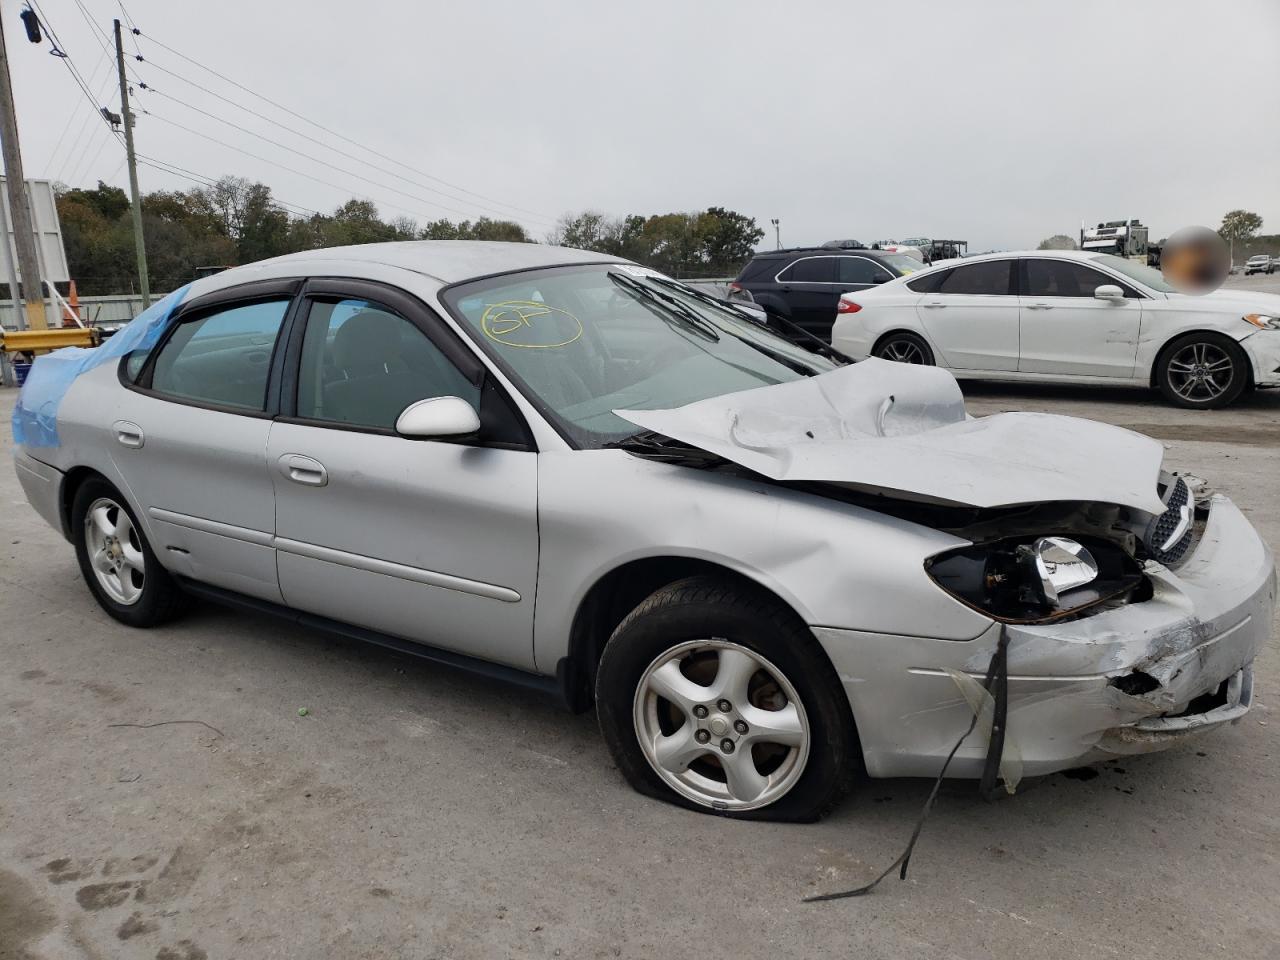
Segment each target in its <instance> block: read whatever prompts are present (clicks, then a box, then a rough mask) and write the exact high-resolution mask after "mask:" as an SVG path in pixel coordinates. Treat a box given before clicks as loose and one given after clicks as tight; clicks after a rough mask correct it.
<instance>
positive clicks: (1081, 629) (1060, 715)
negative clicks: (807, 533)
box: [814, 497, 1276, 777]
mask: <svg viewBox="0 0 1280 960" xmlns="http://www.w3.org/2000/svg"><path fill="white" fill-rule="evenodd" d="M1146 573H1147V575H1148V577H1149V578H1150V579H1151V582H1152V588H1153V593H1152V597H1151V599H1149V600H1146V601H1144V602H1141V603H1132V604H1127V605H1124V606H1118V607H1115V608H1112V609H1109V610H1105V611H1103V612H1100V613H1096V614H1094V615H1092V616H1085V617H1082V618H1080V619H1078V620H1074V621H1070V622H1066V623H1051V624H1040V625H1016V626H1015V625H1010V626H1007V627H1004V626H1002V625H1001V624H998V623H992V625H991V626H990V628H988V629H987V630H986V631H984V632H983V633H982V634H981V635H980V636H978V637H976V638H975V639H973V640H969V641H953V640H935V639H931V638H927V637H906V636H893V635H886V634H872V633H864V632H860V631H855V630H840V629H834V628H828V627H814V633H815V634H816V635H817V637H818V639H819V640H820V641H821V643H822V645H823V647H824V648H825V649H826V651H827V653H828V654H829V656H830V657H831V660H832V662H833V663H834V665H835V667H836V670H837V672H838V673H839V675H840V679H841V681H842V683H843V684H844V687H845V691H846V692H847V694H848V696H849V701H850V703H851V704H852V706H853V711H854V717H855V719H856V721H857V724H858V733H859V736H860V737H861V740H862V747H863V753H864V757H865V759H866V764H867V770H868V772H869V773H870V774H871V775H872V776H877V777H897V776H930V777H931V776H936V775H937V773H938V770H939V769H940V768H941V766H942V763H943V760H944V759H945V758H946V755H947V754H948V753H949V752H950V750H951V748H952V747H953V746H954V745H955V742H956V740H957V739H958V738H959V736H960V735H961V734H962V733H963V732H964V731H965V729H966V728H967V727H968V725H969V722H970V720H971V719H972V716H973V715H972V712H971V710H970V708H969V706H968V703H967V702H966V701H965V699H964V697H963V696H962V695H961V693H960V691H959V689H958V688H957V686H956V683H955V681H954V680H953V679H952V678H951V676H950V675H949V674H948V673H947V670H957V671H960V672H962V673H967V674H968V675H970V676H972V677H975V678H977V679H979V680H981V679H982V677H983V676H984V675H985V673H986V670H987V666H988V664H989V663H990V660H991V656H992V654H993V652H994V651H995V648H996V644H997V641H998V640H999V637H1000V631H1001V630H1002V629H1007V630H1008V631H1009V653H1008V660H1009V712H1008V725H1007V734H1006V742H1007V743H1012V744H1014V745H1015V748H1016V750H1017V752H1018V753H1020V754H1021V757H1022V764H1023V771H1024V773H1025V774H1026V775H1028V776H1032V775H1037V774H1046V773H1052V772H1054V771H1057V770H1062V769H1066V768H1069V767H1073V766H1077V765H1079V764H1082V763H1089V762H1091V761H1095V760H1099V759H1102V758H1104V757H1107V756H1112V755H1115V754H1120V753H1123V754H1129V753H1142V752H1147V751H1152V750H1160V749H1164V748H1166V747H1169V746H1172V745H1173V744H1174V743H1177V742H1179V741H1181V740H1185V739H1186V738H1187V737H1190V736H1194V735H1197V734H1199V733H1201V732H1204V731H1206V730H1210V729H1212V728H1213V727H1215V726H1219V725H1221V724H1223V723H1228V722H1230V721H1232V720H1236V719H1239V717H1241V716H1242V715H1243V714H1244V713H1245V712H1246V711H1247V710H1248V709H1249V706H1250V703H1251V701H1252V691H1253V674H1252V663H1253V659H1254V656H1255V655H1256V653H1257V651H1258V650H1259V649H1260V648H1261V647H1262V645H1263V644H1265V643H1266V641H1267V639H1268V638H1269V637H1270V635H1271V632H1272V624H1273V617H1274V608H1275V593H1276V579H1275V566H1274V562H1273V559H1272V556H1271V552H1270V550H1268V548H1267V546H1266V544H1265V543H1264V542H1263V541H1262V539H1261V538H1260V537H1259V536H1258V534H1257V532H1256V531H1255V530H1254V529H1253V527H1252V526H1251V525H1250V524H1249V522H1248V520H1246V519H1245V517H1244V516H1243V515H1242V514H1241V513H1240V511H1239V510H1238V509H1237V508H1236V507H1235V505H1234V504H1232V503H1231V502H1230V501H1229V500H1227V499H1225V498H1223V497H1214V498H1213V500H1212V501H1211V509H1210V514H1209V519H1208V522H1207V524H1206V526H1205V529H1204V532H1203V534H1202V536H1201V538H1200V541H1199V543H1198V544H1197V545H1196V547H1195V549H1194V551H1193V552H1192V553H1191V554H1190V555H1189V556H1188V558H1187V559H1186V560H1185V561H1184V562H1183V563H1182V564H1181V566H1180V567H1179V568H1178V569H1177V570H1176V571H1175V570H1171V569H1168V568H1165V567H1163V566H1160V565H1159V564H1154V563H1153V564H1149V565H1148V568H1147V570H1146ZM986 752H987V745H986V743H985V741H983V740H982V738H981V737H980V736H979V735H978V734H977V733H975V734H974V735H972V736H970V737H969V738H968V739H967V740H966V741H965V743H964V744H963V745H962V746H961V748H960V750H959V752H958V753H957V754H956V758H955V760H954V761H953V763H952V765H951V767H950V769H949V771H948V774H949V775H951V776H957V777H977V776H979V775H980V774H981V771H982V764H983V761H984V759H985V756H986Z"/></svg>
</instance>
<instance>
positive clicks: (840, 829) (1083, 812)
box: [173, 602, 1208, 866]
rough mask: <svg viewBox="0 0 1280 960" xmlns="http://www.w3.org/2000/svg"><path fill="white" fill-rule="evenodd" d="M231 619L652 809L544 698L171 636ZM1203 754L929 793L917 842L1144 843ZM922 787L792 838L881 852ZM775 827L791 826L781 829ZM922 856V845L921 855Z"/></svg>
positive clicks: (282, 636) (387, 700)
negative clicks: (1078, 838) (1168, 798)
mask: <svg viewBox="0 0 1280 960" xmlns="http://www.w3.org/2000/svg"><path fill="white" fill-rule="evenodd" d="M232 621H235V623H236V625H237V626H236V628H235V629H234V633H235V634H236V635H238V636H240V637H244V638H245V640H244V643H245V645H246V646H250V645H252V646H259V645H263V644H266V645H269V646H270V647H273V648H275V649H274V650H273V651H272V654H273V655H274V656H276V657H279V656H283V657H284V658H285V659H286V660H294V659H295V658H297V659H298V660H299V661H300V662H299V663H298V664H297V667H298V668H299V669H301V668H302V667H303V663H302V662H301V661H305V664H306V666H307V667H309V668H310V669H311V670H312V671H313V672H314V671H317V670H319V671H320V672H321V674H327V673H329V672H330V670H331V671H332V672H331V674H330V675H329V676H317V677H316V680H317V681H319V682H320V684H321V685H322V686H325V687H328V689H327V690H326V691H324V692H323V694H321V695H322V696H335V695H336V691H340V690H341V688H342V686H343V684H344V682H345V681H347V680H348V679H350V680H352V681H354V682H368V681H373V682H375V683H377V684H378V686H379V688H380V689H379V699H380V702H381V705H382V706H385V707H391V708H395V709H406V710H421V709H424V708H425V707H426V706H427V705H428V704H429V706H430V710H431V712H433V713H437V714H450V713H452V712H453V711H454V710H455V709H456V710H457V711H459V712H460V713H463V712H464V713H466V714H469V715H470V718H471V719H470V722H472V723H474V724H475V725H476V726H477V727H483V726H484V725H485V724H487V723H489V722H490V721H491V722H492V724H493V726H494V727H495V729H498V730H500V731H510V730H512V729H519V730H521V731H522V733H521V734H520V736H519V737H518V738H517V739H520V740H524V741H525V742H527V743H528V744H530V745H531V746H535V747H536V746H537V745H538V744H539V742H540V739H541V738H545V741H546V742H547V743H552V742H554V743H556V744H557V745H558V746H559V748H560V750H561V751H569V752H572V753H573V754H574V755H575V757H574V762H575V766H580V773H581V774H583V775H586V776H589V777H591V778H592V779H593V780H594V781H595V783H594V786H593V787H591V788H590V789H591V792H593V793H595V792H600V793H603V794H611V793H614V794H616V799H620V800H621V801H622V802H623V804H624V806H627V807H631V806H634V805H636V804H639V805H640V806H641V807H642V808H647V807H650V806H652V805H653V804H655V803H657V801H653V800H649V799H647V798H643V797H640V796H639V795H637V794H633V793H632V791H631V789H630V787H629V786H628V785H627V784H626V783H625V781H624V780H623V778H622V776H621V775H620V774H619V773H618V772H617V771H616V769H615V768H614V766H613V763H612V761H611V759H610V757H609V754H608V751H607V749H606V748H605V745H604V741H603V739H602V738H601V736H600V733H599V730H598V727H597V722H596V716H595V712H594V710H592V711H589V712H587V713H583V714H573V713H571V712H570V711H569V710H568V709H567V708H565V707H564V706H563V705H562V704H561V703H560V702H559V701H558V700H557V699H556V698H555V697H554V696H550V695H547V694H545V693H541V692H538V691H536V690H531V689H527V688H524V687H521V686H518V685H515V684H511V683H507V682H504V681H501V680H497V679H494V678H491V677H487V676H484V675H482V674H478V673H472V672H470V671H467V670H464V669H461V668H459V667H454V666H450V665H446V664H438V663H434V662H432V661H428V660H425V659H421V658H417V657H413V656H410V655H407V654H404V653H401V652H399V651H395V650H390V649H387V648H384V647H379V646H376V645H373V644H369V643H365V642H362V641H359V640H354V639H350V638H346V637H342V636H338V635H333V634H328V633H325V632H322V631H317V630H312V629H308V628H305V627H301V626H298V625H296V624H291V623H289V622H287V621H285V620H283V619H278V618H274V617H269V616H265V615H261V614H252V613H245V612H241V611H239V610H231V609H227V608H225V607H221V606H219V605H217V604H212V603H208V602H200V603H197V604H195V605H194V606H193V609H192V610H191V611H190V613H189V614H188V616H187V617H186V618H184V620H182V621H180V622H179V624H175V627H174V628H173V629H174V632H175V633H176V634H178V633H182V632H185V631H184V630H183V629H182V628H183V626H185V625H186V624H198V625H199V626H200V627H201V628H202V629H201V631H200V632H201V633H203V632H204V631H205V630H208V629H210V628H212V629H214V630H217V631H218V632H219V634H220V635H221V636H223V638H224V640H223V642H226V641H227V640H228V639H230V638H229V637H228V636H227V634H228V633H230V632H232V631H222V630H219V629H218V628H219V627H220V626H222V625H223V624H224V623H225V625H226V626H228V627H230V626H231V625H232ZM175 639H176V638H175ZM187 639H188V641H189V642H190V643H191V644H192V645H198V644H199V643H200V637H199V635H198V634H197V633H196V632H195V631H192V632H191V633H190V634H189V635H188V638H187ZM961 732H962V731H961ZM502 735H503V736H508V735H509V734H508V733H506V732H504V733H503V734H502ZM1206 756H1208V754H1206V753H1205V752H1204V751H1203V750H1197V749H1196V748H1195V747H1186V748H1178V749H1175V750H1173V751H1169V752H1167V753H1164V754H1162V755H1159V756H1158V757H1126V758H1120V759H1116V760H1110V761H1107V762H1105V763H1100V764H1098V765H1096V766H1094V767H1088V768H1081V769H1079V770H1071V771H1067V772H1066V773H1061V774H1053V775H1049V776H1042V777H1032V778H1027V779H1024V780H1023V781H1022V782H1021V783H1020V784H1019V786H1018V789H1017V793H1016V795H1014V796H1008V795H1006V794H1004V793H1003V792H1001V793H1000V794H999V795H998V797H997V798H996V799H994V800H984V799H983V798H982V797H981V796H979V794H978V789H977V781H974V780H947V781H944V782H943V783H942V785H941V787H940V789H939V793H938V799H937V802H936V804H935V806H934V808H933V810H932V813H931V814H930V817H929V820H928V823H927V825H926V827H925V831H924V833H925V836H926V837H928V836H930V835H934V834H948V833H950V832H952V831H954V830H956V829H957V827H962V828H963V829H964V830H965V831H966V832H967V834H971V836H967V837H966V839H965V840H964V842H963V846H965V847H966V848H967V847H969V846H972V847H973V851H974V853H975V854H977V853H981V852H982V851H983V850H984V849H985V845H986V844H987V843H988V840H989V842H990V843H998V841H1000V839H1001V838H1002V837H1008V836H1010V835H1016V834H1018V833H1019V832H1020V831H1024V830H1026V831H1035V832H1038V833H1039V834H1040V835H1041V836H1043V837H1049V836H1051V835H1052V836H1055V837H1057V839H1059V840H1062V841H1063V842H1066V840H1067V838H1069V837H1070V836H1071V835H1072V831H1076V830H1081V829H1086V828H1087V827H1088V825H1089V821H1090V820H1092V821H1093V822H1094V823H1097V822H1100V821H1102V820H1106V821H1109V822H1111V823H1112V828H1113V829H1114V830H1115V831H1117V832H1119V833H1122V834H1127V833H1130V832H1132V833H1133V835H1134V836H1135V837H1139V836H1143V835H1144V834H1145V833H1146V829H1145V828H1146V826H1147V824H1148V823H1149V821H1150V820H1151V819H1152V817H1153V816H1155V817H1158V808H1159V806H1160V805H1161V800H1162V799H1164V798H1165V795H1166V794H1168V793H1169V792H1170V791H1171V790H1175V789H1176V787H1177V785H1181V784H1186V783H1190V782H1192V781H1194V780H1196V779H1199V778H1200V777H1201V776H1203V775H1207V772H1206V773H1205V774H1201V773H1200V772H1198V771H1197V770H1195V769H1194V767H1195V765H1197V764H1204V763H1205V760H1204V759H1202V758H1204V757H1206ZM933 783H934V781H933V780H931V779H927V778H896V779H883V780H871V779H865V778H864V779H861V780H860V781H859V782H857V783H856V785H855V786H854V788H853V789H852V790H851V792H850V794H849V795H848V796H847V797H846V798H845V799H844V800H843V802H841V803H840V804H839V805H838V806H837V807H836V809H835V810H833V811H832V812H831V813H830V814H828V816H827V817H826V818H825V819H824V820H823V821H821V822H820V823H819V824H816V825H808V826H802V827H800V828H799V829H801V830H803V831H804V832H805V833H806V834H808V838H809V840H810V841H811V842H813V843H817V844H822V845H824V846H826V845H830V844H833V843H837V842H843V841H842V840H839V839H838V838H845V837H847V839H848V841H849V842H850V843H852V844H855V845H861V844H862V842H863V840H865V839H866V838H869V837H878V838H880V842H879V843H878V844H877V846H882V845H883V842H897V841H896V839H895V838H897V837H899V836H900V837H901V840H902V843H903V844H905V843H906V840H907V838H908V837H909V836H910V834H911V831H912V829H913V827H914V825H915V823H916V821H917V819H918V818H919V816H920V814H921V812H922V810H923V808H924V804H925V802H926V800H927V798H928V795H929V793H930V791H931V790H932V789H933ZM1185 789H1186V788H1185V787H1184V790H1185ZM567 799H569V798H566V800H567ZM1135 804H1137V805H1135ZM1139 812H1142V816H1139V815H1138V814H1139ZM648 815H652V816H656V817H659V818H662V817H667V816H672V817H681V818H694V817H696V818H704V817H705V814H701V813H696V812H693V811H688V810H685V809H683V808H679V807H676V806H674V805H665V804H661V805H659V806H657V807H656V808H654V809H651V810H649V812H648ZM1046 817H1052V818H1054V820H1055V825H1054V826H1053V828H1052V829H1051V830H1050V832H1049V833H1048V834H1046V833H1045V830H1046V827H1045V824H1044V820H1045V818H1046ZM690 822H691V823H696V821H690ZM717 822H719V823H721V824H725V823H727V821H717V820H714V819H710V818H708V819H707V821H706V827H705V829H707V830H712V831H714V830H718V829H720V828H719V827H717V826H716V825H715V824H716V823H717ZM739 826H748V825H747V824H741V825H739ZM729 829H733V828H729ZM776 829H785V830H793V829H797V828H795V827H790V826H784V825H783V826H778V827H776ZM859 838H863V839H862V840H859ZM984 838H988V839H984ZM925 846H927V844H925V843H924V842H922V849H923V848H924V847H925ZM895 855H896V854H895ZM996 855H999V854H996ZM891 860H892V857H890V858H889V861H891ZM889 861H886V863H885V866H887V865H888V862H889Z"/></svg>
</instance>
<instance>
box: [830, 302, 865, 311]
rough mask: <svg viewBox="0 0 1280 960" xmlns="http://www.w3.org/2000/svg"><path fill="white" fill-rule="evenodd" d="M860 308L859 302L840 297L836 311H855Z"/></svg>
mask: <svg viewBox="0 0 1280 960" xmlns="http://www.w3.org/2000/svg"><path fill="white" fill-rule="evenodd" d="M861 309H862V305H861V304H857V303H854V302H853V301H852V300H844V299H841V301H840V304H839V306H837V307H836V313H857V312H858V311H859V310H861Z"/></svg>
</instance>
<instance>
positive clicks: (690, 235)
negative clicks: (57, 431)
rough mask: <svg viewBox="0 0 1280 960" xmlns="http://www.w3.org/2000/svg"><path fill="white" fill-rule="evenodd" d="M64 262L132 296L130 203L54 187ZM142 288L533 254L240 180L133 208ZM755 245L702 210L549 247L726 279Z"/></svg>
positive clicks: (87, 289)
mask: <svg viewBox="0 0 1280 960" xmlns="http://www.w3.org/2000/svg"><path fill="white" fill-rule="evenodd" d="M55 190H56V195H57V205H58V217H59V219H60V220H61V223H62V233H63V239H64V243H65V246H66V253H67V262H68V265H69V267H70V272H71V276H72V277H73V278H75V281H76V287H77V290H78V292H79V293H80V294H82V295H84V296H96V295H104V294H114V293H131V292H134V291H136V290H137V289H138V274H137V261H136V259H135V249H134V240H133V223H132V220H131V217H130V213H129V197H128V195H127V194H126V193H125V192H124V190H122V189H120V188H119V187H113V186H109V185H107V184H105V183H103V182H102V181H98V185H97V186H96V187H95V188H93V189H88V188H77V189H72V188H69V187H66V186H65V185H61V184H59V185H57V186H56V188H55ZM142 222H143V233H144V235H145V237H146V247H147V268H148V273H149V274H150V279H151V285H152V287H153V288H154V289H155V290H157V291H165V290H170V289H173V288H174V287H177V286H180V285H181V284H183V283H186V282H188V281H189V280H191V279H192V278H193V277H194V276H195V272H196V270H197V268H200V267H230V266H238V265H240V264H244V263H252V262H254V261H256V260H264V259H266V258H268V257H275V256H280V255H282V254H286V253H295V252H298V251H300V250H316V249H320V248H322V247H335V246H345V245H348V244H359V243H378V242H380V241H386V240H507V241H514V242H522V243H536V242H538V241H537V239H536V238H534V237H532V236H530V235H529V233H528V232H527V231H526V230H525V228H524V227H523V226H522V225H520V224H519V223H516V222H514V221H511V220H493V219H489V218H487V217H481V218H480V219H478V220H461V221H457V222H455V221H452V220H448V219H441V220H433V221H431V222H429V223H427V224H425V225H421V224H419V223H418V222H417V221H415V220H413V219H412V218H409V217H399V218H396V219H392V220H383V219H382V218H381V217H380V216H379V215H378V209H377V207H376V206H375V205H374V204H373V203H371V202H370V201H368V200H359V199H352V200H348V201H347V202H346V203H344V204H342V205H341V206H339V207H338V208H337V209H335V210H334V211H333V212H332V213H328V214H326V213H313V214H310V215H307V216H296V215H292V214H290V213H288V212H286V211H285V210H284V209H283V208H282V207H280V206H279V205H278V204H276V203H275V201H274V200H273V199H272V196H271V188H270V187H268V186H266V185H265V184H262V183H254V182H251V181H249V180H246V179H244V178H241V177H223V178H222V179H220V180H218V181H216V182H215V183H213V184H212V185H210V186H208V187H198V188H195V189H192V190H185V191H164V190H158V191H155V192H153V193H148V194H144V195H143V197H142ZM763 236H764V231H763V230H761V229H759V228H758V227H757V226H756V222H755V220H754V219H752V218H751V217H747V216H744V215H742V214H739V213H735V212H734V211H732V210H726V209H724V208H722V207H709V208H708V209H706V210H705V211H702V212H701V213H666V214H658V215H652V216H641V215H630V216H626V217H617V218H614V217H608V216H606V215H604V214H602V213H598V212H595V211H587V212H584V213H576V214H566V215H564V216H563V217H561V218H560V219H559V221H558V222H557V224H556V226H555V228H554V229H553V230H552V231H551V232H550V233H549V234H548V235H547V236H546V237H545V238H544V239H545V241H546V242H548V243H556V244H561V245H563V246H570V247H579V248H581V249H586V250H595V251H598V252H601V253H609V254H616V255H618V256H623V257H628V258H630V259H633V260H636V261H637V262H640V263H646V264H648V265H650V266H652V267H654V268H656V269H659V270H663V271H665V272H668V273H671V274H673V275H676V276H711V275H717V274H736V273H737V271H738V269H739V268H740V267H741V266H742V264H743V263H745V262H746V260H747V259H748V258H749V257H750V256H751V253H752V250H753V249H754V248H755V244H756V243H757V242H758V241H759V240H760V238H761V237H763Z"/></svg>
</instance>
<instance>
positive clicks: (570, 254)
mask: <svg viewBox="0 0 1280 960" xmlns="http://www.w3.org/2000/svg"><path fill="white" fill-rule="evenodd" d="M326 260H328V261H332V260H343V261H347V262H356V263H359V262H364V263H377V264H383V265H386V266H391V267H400V268H401V269H404V270H412V271H414V272H415V273H421V274H425V275H427V276H429V277H433V278H434V279H436V280H439V281H440V282H441V283H456V282H458V281H460V280H470V279H472V278H473V277H484V276H488V275H490V274H494V273H506V272H508V271H514V270H530V269H534V268H537V267H554V266H559V265H561V264H574V263H601V262H609V263H627V262H629V261H626V260H624V259H623V258H621V257H613V256H609V255H608V254H603V253H596V252H594V251H591V250H576V249H574V248H572V247H553V246H550V245H548V244H545V243H504V242H499V241H491V240H401V241H396V242H392V243H362V244H358V245H356V246H349V247H324V248H322V249H319V250H303V251H302V252H300V253H288V254H285V255H284V256H282V257H272V258H271V259H270V260H260V261H258V263H257V264H253V266H261V265H263V264H268V263H269V264H294V263H296V264H297V265H298V267H299V272H300V273H306V265H307V264H308V263H309V262H312V261H317V262H318V261H326ZM235 273H236V271H235V270H234V269H233V270H228V271H226V272H225V273H221V274H218V276H219V277H221V278H224V279H225V278H228V277H230V276H232V275H234V274H235Z"/></svg>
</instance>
